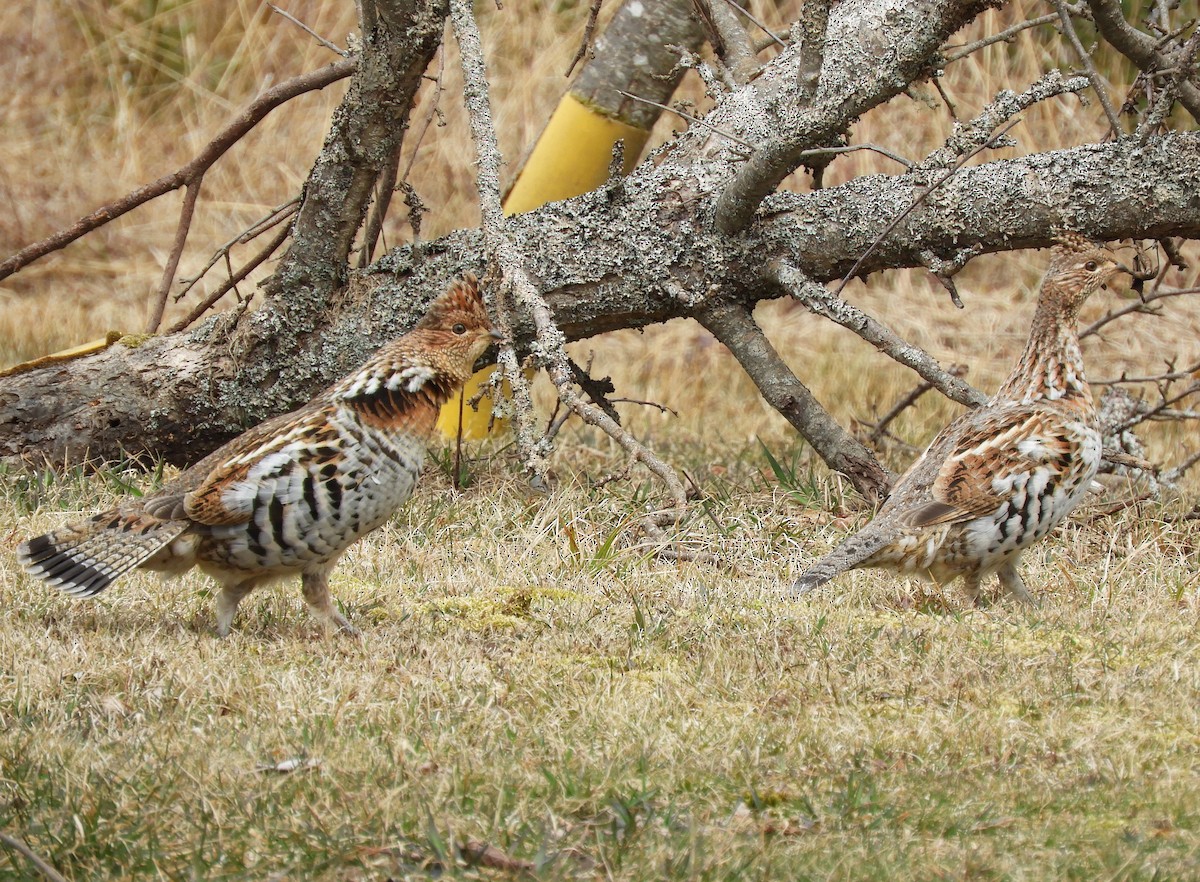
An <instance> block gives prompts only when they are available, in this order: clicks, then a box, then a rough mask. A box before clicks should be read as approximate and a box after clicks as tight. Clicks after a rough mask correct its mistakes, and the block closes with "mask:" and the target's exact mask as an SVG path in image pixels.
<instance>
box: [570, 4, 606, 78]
mask: <svg viewBox="0 0 1200 882" xmlns="http://www.w3.org/2000/svg"><path fill="white" fill-rule="evenodd" d="M603 3H604V0H592V5H591V8H590V9H589V10H588V19H587V23H586V24H585V25H584V26H583V39H582V40H580V41H579V48H578V49H577V50H576V51H575V57H574V58H572V59H571V63H570V64H569V65H567V72H566V73H565V74H564V76H568V77H569V76H570V75H571V73H572V72H573V71H574V70H575V65H577V64H579V62H581V61H583V58H584V56H585V55H587V54H588V49H589V48H591V45H592V36H593V35H594V34H595V33H596V19H598V18H599V17H600V6H601V5H602V4H603Z"/></svg>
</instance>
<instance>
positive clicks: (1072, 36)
mask: <svg viewBox="0 0 1200 882" xmlns="http://www.w3.org/2000/svg"><path fill="white" fill-rule="evenodd" d="M1053 3H1054V8H1055V9H1056V10H1058V18H1059V21H1060V22H1061V23H1062V29H1061V30H1062V32H1063V35H1064V36H1065V37H1066V38H1067V42H1068V43H1070V44H1071V48H1073V49H1074V50H1075V54H1076V55H1077V56H1078V57H1079V61H1080V63H1081V64H1082V65H1083V69H1084V70H1085V71H1087V76H1088V79H1089V80H1090V81H1091V83H1092V91H1093V92H1095V93H1096V97H1097V98H1099V99H1100V106H1101V107H1103V108H1104V115H1105V116H1107V117H1108V124H1109V126H1110V127H1111V128H1112V136H1113V138H1120V137H1121V134H1122V132H1121V121H1120V119H1118V117H1117V111H1116V110H1115V109H1114V108H1113V104H1112V98H1110V97H1109V94H1108V89H1107V88H1106V87H1105V85H1104V80H1103V78H1102V77H1101V76H1100V71H1098V70H1096V65H1095V64H1093V63H1092V56H1091V55H1089V54H1088V51H1087V50H1086V49H1084V48H1083V43H1081V42H1080V41H1079V34H1077V33H1075V22H1074V21H1072V20H1071V10H1070V9H1069V8H1068V7H1067V4H1066V3H1065V2H1064V0H1053Z"/></svg>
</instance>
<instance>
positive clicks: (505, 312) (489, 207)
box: [450, 0, 687, 538]
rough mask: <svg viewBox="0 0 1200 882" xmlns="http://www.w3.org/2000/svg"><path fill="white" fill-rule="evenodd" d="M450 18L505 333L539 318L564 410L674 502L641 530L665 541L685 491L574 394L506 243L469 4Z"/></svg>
mask: <svg viewBox="0 0 1200 882" xmlns="http://www.w3.org/2000/svg"><path fill="white" fill-rule="evenodd" d="M450 17H451V21H452V23H453V26H454V34H455V37H456V39H457V41H458V44H459V52H460V56H461V63H462V69H463V79H464V88H463V95H464V100H465V102H466V105H467V112H468V116H469V117H470V122H471V135H472V137H473V139H474V141H475V151H476V155H477V158H478V161H477V168H478V171H477V178H476V183H477V185H478V187H479V202H480V215H481V219H482V226H483V231H484V241H485V242H486V243H487V248H488V251H489V252H490V253H491V255H492V258H493V260H494V261H495V263H496V265H497V266H498V268H499V270H500V274H501V296H499V297H497V298H496V299H497V313H498V314H499V315H500V317H501V318H500V321H501V322H502V323H503V326H506V327H508V328H511V325H512V322H511V313H512V311H515V310H516V309H520V310H523V311H525V312H526V313H527V314H529V315H530V316H531V317H532V318H533V322H534V326H535V328H536V335H537V339H536V342H535V344H534V346H533V351H534V353H535V355H536V356H537V359H538V361H539V362H540V363H541V365H542V366H543V367H544V368H545V369H546V373H547V374H548V375H549V377H550V380H551V381H552V382H553V383H554V385H555V388H556V389H557V391H558V396H559V398H560V399H561V400H562V402H563V404H564V405H566V406H567V407H568V408H570V409H571V410H572V411H574V412H575V413H576V414H578V415H579V416H580V417H581V418H582V419H583V420H584V421H585V422H587V423H589V424H591V425H594V426H597V427H599V428H600V429H602V430H603V431H604V432H605V433H606V434H607V435H608V436H609V437H611V438H613V439H614V440H615V441H616V442H617V443H618V444H620V445H621V447H622V448H623V449H624V450H625V451H626V453H628V454H629V455H630V456H632V457H635V458H636V459H637V460H638V461H640V462H641V463H642V464H643V465H645V466H646V467H647V468H648V469H649V470H650V471H651V472H652V473H653V474H654V475H656V476H657V477H658V478H659V480H661V481H662V482H663V484H664V485H665V487H666V488H667V492H668V494H669V495H670V497H671V500H672V503H673V506H672V508H671V509H669V510H664V511H663V512H659V513H657V514H652V515H649V516H647V517H646V518H644V519H643V523H642V527H643V529H644V530H645V531H646V532H647V533H649V534H651V535H655V536H656V538H659V537H661V536H662V533H661V529H660V528H661V527H662V526H664V525H665V524H668V523H678V522H679V520H680V519H681V518H682V517H683V514H684V511H685V510H686V507H687V495H686V492H685V491H684V488H683V484H682V482H681V481H680V480H679V478H678V477H677V476H676V475H675V472H674V470H673V469H671V467H670V466H668V465H667V464H666V463H664V462H663V461H662V460H660V459H659V458H658V457H657V456H655V455H654V454H653V453H651V452H650V451H649V450H648V449H647V448H646V447H645V446H644V445H642V444H641V443H640V442H639V441H637V439H635V438H634V437H633V436H632V435H631V434H630V433H629V432H628V431H626V430H625V429H623V428H622V427H621V426H620V425H618V424H617V423H616V422H615V421H614V420H613V419H612V418H611V417H609V416H608V414H606V413H605V412H604V411H603V410H602V409H601V408H599V407H597V406H596V405H595V404H593V403H592V402H590V401H588V400H586V399H585V398H583V397H582V396H581V395H579V394H578V393H577V392H576V391H575V388H574V377H573V374H572V371H571V367H570V362H569V360H568V358H567V355H566V351H565V350H564V348H563V347H564V344H565V342H566V338H565V337H564V335H563V333H562V331H561V330H559V328H558V326H557V325H556V324H555V322H554V317H553V315H552V314H551V312H550V307H549V306H547V304H546V301H545V299H543V297H542V295H541V293H540V292H539V291H538V290H537V288H536V286H535V285H534V284H533V281H532V280H531V279H530V278H529V275H528V273H527V272H526V270H525V267H524V263H523V260H522V257H521V254H520V252H519V251H518V250H517V248H516V246H515V245H514V244H513V242H512V240H511V239H510V238H509V237H508V233H507V230H506V225H505V218H504V212H503V209H502V207H501V200H500V164H501V157H500V150H499V147H498V145H497V142H496V132H495V128H494V126H493V124H492V112H491V99H490V95H489V90H488V84H487V75H486V68H485V65H484V61H483V50H482V46H481V42H480V39H479V30H478V26H477V25H476V23H475V16H474V13H473V12H472V10H471V4H470V0H451V2H450ZM503 295H508V297H511V298H512V300H513V303H512V304H508V303H507V302H506V299H507V298H506V297H505V296H503ZM500 351H501V354H502V362H501V363H502V366H507V367H508V371H507V373H508V376H507V379H508V380H509V383H510V384H511V385H512V387H513V389H514V391H516V390H517V389H518V387H522V386H523V387H524V388H525V392H524V394H525V395H526V396H528V385H527V384H526V383H525V378H524V376H523V375H522V374H521V371H519V370H516V369H515V368H516V356H515V352H514V350H513V342H512V340H511V338H510V339H508V340H506V341H504V342H502V343H501V344H500ZM517 408H518V411H517V420H518V424H520V423H522V422H524V423H527V424H531V423H532V406H531V405H529V406H528V409H526V406H525V403H524V402H521V401H518V403H517ZM520 439H521V435H520V434H519V435H518V440H519V441H520ZM523 446H524V445H523ZM532 447H533V449H532V450H522V453H523V454H526V453H531V454H533V457H534V459H533V461H530V460H529V459H527V461H526V464H527V467H528V468H530V471H531V472H532V473H533V474H534V476H535V477H536V478H541V479H542V480H543V482H544V474H545V472H544V468H545V465H544V463H545V460H544V454H542V455H539V451H538V450H537V448H536V446H532Z"/></svg>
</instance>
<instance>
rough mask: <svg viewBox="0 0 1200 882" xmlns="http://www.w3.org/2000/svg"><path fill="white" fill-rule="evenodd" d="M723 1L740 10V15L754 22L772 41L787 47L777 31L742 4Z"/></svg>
mask: <svg viewBox="0 0 1200 882" xmlns="http://www.w3.org/2000/svg"><path fill="white" fill-rule="evenodd" d="M725 2H726V3H728V4H729V5H730V6H732V7H733V8H734V9H736V10H737V11H738V12H740V13H741V14H742V15H744V16H746V18H748V19H750V21H752V22H754V24H755V26H756V27H757V28H758V29H759V30H760V31H762V32H763V33H764V34H766V35H767V36H768V37H770V38H771V40H772V41H773V42H775V43H778V44H779V45H780V46H782V47H783V48H784V49H786V48H787V43H785V42H784V41H783V38H782V37H781V36H779V35H778V34H777V33H775V32H774V31H773V30H771V29H770V28H769V27H767V26H766V25H765V24H763V23H762V22H761V21H759V20H758V19H757V18H755V17H754V15H753V14H752V13H751V12H750V11H749V10H747V9H746V8H745V7H744V6H742V5H740V4H738V3H736V2H734V0H725Z"/></svg>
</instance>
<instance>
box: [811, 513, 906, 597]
mask: <svg viewBox="0 0 1200 882" xmlns="http://www.w3.org/2000/svg"><path fill="white" fill-rule="evenodd" d="M870 526H871V525H868V526H867V527H865V528H863V530H861V531H860V532H858V533H855V534H854V535H853V536H850V537H848V538H846V539H845V540H843V541H842V543H841V544H840V545H839V546H838V547H837V548H835V549H834V550H833V551H831V552H830V553H829V554H827V555H825V556H824V557H823V558H821V559H820V560H819V561H817V562H816V563H815V564H813V565H812V566H811V567H809V568H808V569H807V570H805V571H804V572H803V573H801V574H800V576H799V578H797V579H796V581H795V583H794V584H793V585H792V596H793V597H799V596H800V595H801V594H806V593H808V592H809V591H812V590H813V589H814V588H818V587H820V586H821V585H824V584H825V583H826V582H828V581H829V580H830V579H833V578H835V577H837V576H840V575H841V574H842V573H844V572H847V571H848V570H853V569H855V568H857V567H859V566H862V564H863V563H864V562H865V561H867V560H870V558H871V556H872V555H873V554H875V553H876V552H878V551H879V550H880V549H881V548H884V547H886V546H887V544H888V543H889V542H890V541H891V540H892V538H893V537H892V535H891V534H890V533H889V532H888V531H886V530H884V529H882V525H880V528H879V529H875V530H871V529H870Z"/></svg>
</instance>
